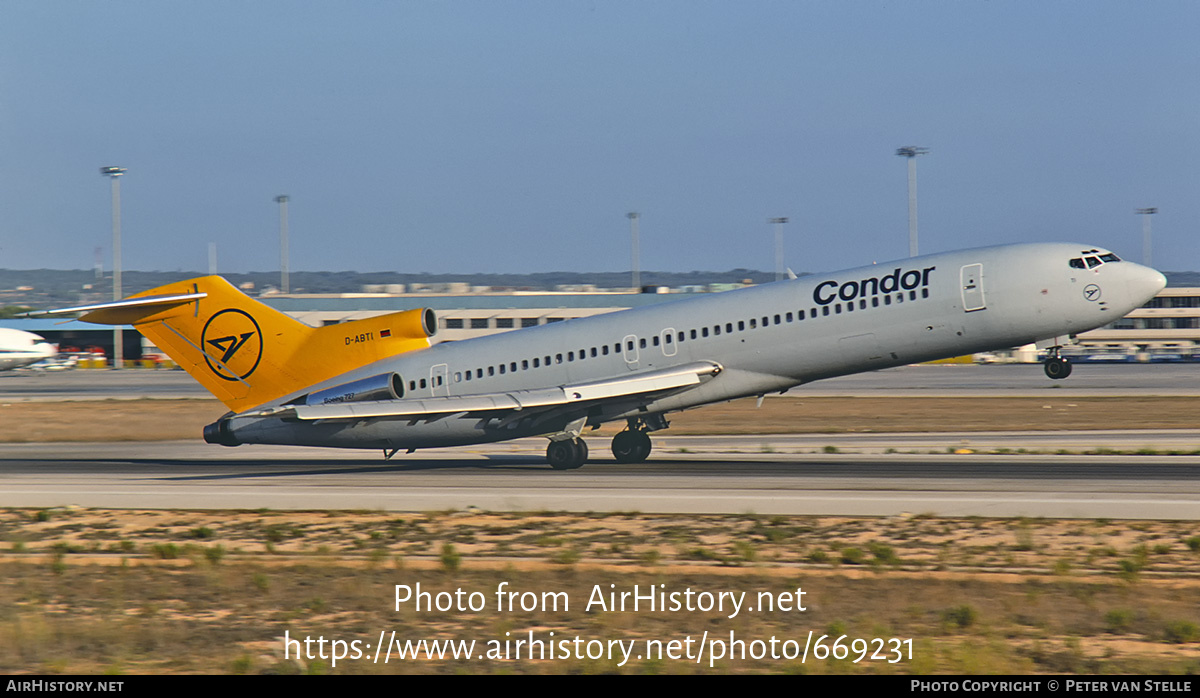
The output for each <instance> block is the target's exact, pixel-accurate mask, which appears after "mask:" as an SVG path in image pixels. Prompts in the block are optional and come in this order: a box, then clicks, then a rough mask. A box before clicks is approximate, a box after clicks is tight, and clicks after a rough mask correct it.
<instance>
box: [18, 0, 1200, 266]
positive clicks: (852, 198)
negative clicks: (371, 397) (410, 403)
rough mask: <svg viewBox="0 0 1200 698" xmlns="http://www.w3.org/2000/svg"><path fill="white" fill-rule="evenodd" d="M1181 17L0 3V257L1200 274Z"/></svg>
mask: <svg viewBox="0 0 1200 698" xmlns="http://www.w3.org/2000/svg"><path fill="white" fill-rule="evenodd" d="M1197 36H1200V4H1197V3H1194V2H1169V1H1167V2H1153V3H1132V2H1088V3H1082V2H887V3H883V2H878V3H871V2H769V1H765V0H764V1H760V2H749V3H747V2H703V1H699V0H689V1H687V2H671V1H665V0H664V1H653V2H645V1H639V2H617V1H612V2H587V3H585V2H569V1H563V0H556V1H553V2H550V1H547V2H516V1H500V2H461V1H458V2H340V3H329V2H324V3H318V2H269V1H262V2H253V3H246V2H200V3H164V2H130V1H127V0H112V1H110V2H104V3H84V2H55V1H53V0H51V1H35V0H3V1H2V2H0V267H6V268H40V267H49V268H59V269H62V268H90V267H92V266H93V264H94V258H95V252H94V250H95V248H97V247H100V248H102V250H103V256H104V259H105V262H104V265H105V268H106V269H107V268H108V266H109V265H110V263H111V262H110V261H109V260H110V254H111V252H110V249H109V248H110V245H111V229H110V218H109V216H110V211H109V187H108V182H107V181H106V180H105V179H104V178H102V177H101V175H100V173H99V168H100V167H101V166H104V165H119V166H122V167H127V168H129V174H128V175H127V176H126V177H124V178H123V179H122V182H121V186H122V202H123V206H122V212H123V237H124V245H123V256H124V265H125V267H126V268H128V269H144V270H173V269H181V270H199V271H203V270H205V269H206V268H207V264H208V244H209V243H210V242H215V243H216V244H217V251H218V258H219V262H218V267H219V269H220V270H223V271H250V270H270V269H277V268H278V266H279V251H278V207H277V205H276V204H275V203H274V201H273V199H274V197H275V196H276V195H278V194H288V195H289V196H290V197H291V203H290V205H289V218H290V235H291V239H292V245H291V267H292V269H293V270H298V269H304V270H351V269H352V270H358V271H375V270H396V271H405V272H420V271H429V272H456V271H459V272H534V271H550V270H572V271H613V270H624V269H628V268H629V264H630V262H629V226H628V221H627V220H626V217H625V214H626V213H627V212H628V211H634V210H636V211H639V212H640V213H641V224H640V230H641V238H642V262H641V266H642V268H643V269H664V270H675V271H687V270H692V269H730V268H735V267H749V268H758V269H764V270H770V269H773V268H774V258H773V254H774V247H773V231H772V228H771V226H769V225H768V224H767V222H766V220H767V218H769V217H773V216H788V217H789V218H790V219H791V222H790V223H789V224H788V225H787V228H786V258H787V264H788V266H790V267H792V268H794V269H796V270H797V271H800V270H804V271H819V270H829V269H837V268H844V267H849V266H853V265H857V264H864V263H870V262H872V261H876V260H880V261H882V260H885V259H892V258H897V257H903V256H905V255H907V250H908V227H907V225H908V218H907V189H906V172H907V170H906V165H905V162H904V160H903V159H902V158H899V157H897V156H895V155H894V152H895V150H896V148H898V147H900V146H904V145H919V146H925V147H928V148H930V150H931V152H930V153H929V154H928V155H925V156H923V157H921V158H920V159H919V160H918V177H919V201H920V229H921V251H922V252H936V251H943V250H948V249H955V248H960V247H970V246H978V245H984V244H991V243H994V242H1018V241H1031V240H1074V241H1078V242H1083V243H1088V244H1095V245H1103V246H1107V247H1111V248H1113V249H1114V250H1116V251H1117V252H1118V253H1119V254H1122V255H1123V256H1126V257H1128V258H1130V259H1134V260H1140V259H1141V237H1140V236H1141V221H1140V220H1139V218H1138V216H1136V215H1135V214H1134V209H1135V208H1138V207H1143V206H1157V207H1159V209H1160V213H1159V214H1158V215H1157V216H1155V218H1154V233H1155V248H1154V249H1155V252H1154V262H1155V266H1158V267H1159V268H1162V269H1166V270H1193V269H1200V236H1198V235H1196V234H1195V233H1196V232H1197V229H1198V227H1200V171H1198V166H1200V135H1198V132H1197V129H1198V128H1200V78H1198V77H1197V76H1200V48H1198V44H1197V42H1196V37H1197Z"/></svg>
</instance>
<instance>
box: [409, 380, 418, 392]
mask: <svg viewBox="0 0 1200 698" xmlns="http://www.w3.org/2000/svg"><path fill="white" fill-rule="evenodd" d="M408 389H409V390H416V389H417V382H416V381H409V382H408Z"/></svg>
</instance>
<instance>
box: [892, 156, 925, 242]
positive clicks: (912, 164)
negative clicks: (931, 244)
mask: <svg viewBox="0 0 1200 698" xmlns="http://www.w3.org/2000/svg"><path fill="white" fill-rule="evenodd" d="M928 152H929V148H922V147H920V146H915V145H906V146H904V147H903V148H898V149H897V150H896V154H897V155H899V156H900V157H905V158H908V256H909V257H916V256H917V156H918V155H924V154H926V153H928Z"/></svg>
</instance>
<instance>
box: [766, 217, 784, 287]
mask: <svg viewBox="0 0 1200 698" xmlns="http://www.w3.org/2000/svg"><path fill="white" fill-rule="evenodd" d="M767 222H768V223H772V224H774V225H775V280H776V281H780V280H782V279H783V224H784V223H787V222H788V219H787V218H785V217H781V218H768V219H767Z"/></svg>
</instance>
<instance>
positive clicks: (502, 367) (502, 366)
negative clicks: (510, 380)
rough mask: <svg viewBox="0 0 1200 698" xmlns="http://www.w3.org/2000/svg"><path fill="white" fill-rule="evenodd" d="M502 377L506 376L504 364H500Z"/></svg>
mask: <svg viewBox="0 0 1200 698" xmlns="http://www.w3.org/2000/svg"><path fill="white" fill-rule="evenodd" d="M500 375H502V376H503V375H504V364H500Z"/></svg>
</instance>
